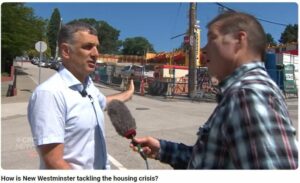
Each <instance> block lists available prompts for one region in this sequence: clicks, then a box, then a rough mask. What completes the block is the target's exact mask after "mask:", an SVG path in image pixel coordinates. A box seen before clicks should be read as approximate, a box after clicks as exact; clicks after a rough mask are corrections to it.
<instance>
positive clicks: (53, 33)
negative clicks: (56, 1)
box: [47, 8, 61, 58]
mask: <svg viewBox="0 0 300 183" xmlns="http://www.w3.org/2000/svg"><path fill="white" fill-rule="evenodd" d="M60 20H61V17H60V12H59V10H58V9H57V8H55V9H54V10H53V13H52V15H51V18H50V21H49V24H48V28H47V39H48V43H49V49H50V50H51V56H52V57H53V58H54V57H56V46H57V36H58V31H59V29H60Z"/></svg>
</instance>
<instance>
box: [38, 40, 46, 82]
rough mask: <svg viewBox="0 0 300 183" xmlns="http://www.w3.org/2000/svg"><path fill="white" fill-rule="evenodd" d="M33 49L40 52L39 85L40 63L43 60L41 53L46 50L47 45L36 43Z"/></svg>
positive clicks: (42, 42) (40, 42)
mask: <svg viewBox="0 0 300 183" xmlns="http://www.w3.org/2000/svg"><path fill="white" fill-rule="evenodd" d="M35 49H36V50H37V51H38V52H40V60H39V84H40V83H41V61H42V59H43V52H45V51H46V50H47V44H46V43H45V42H44V41H38V42H36V43H35Z"/></svg>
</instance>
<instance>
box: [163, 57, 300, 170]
mask: <svg viewBox="0 0 300 183" xmlns="http://www.w3.org/2000/svg"><path fill="white" fill-rule="evenodd" d="M220 94H221V95H220V97H219V100H218V106H217V107H216V109H215V110H214V112H213V113H212V115H211V116H210V118H209V119H208V121H207V122H206V123H205V124H204V126H203V127H201V128H199V131H198V133H197V134H198V140H197V142H196V143H195V145H194V146H186V145H184V144H178V143H173V142H169V141H165V140H160V145H161V149H160V155H159V158H158V159H159V160H160V161H161V162H164V163H168V164H170V165H171V166H172V167H173V168H175V169H186V168H188V169H296V168H297V167H298V148H297V145H296V144H297V142H296V137H295V133H296V131H295V129H294V127H293V126H292V121H291V119H290V117H289V114H288V110H287V106H286V103H285V101H284V97H283V95H282V92H281V91H280V89H279V88H278V87H277V85H276V84H275V83H274V82H273V81H272V80H271V79H270V77H269V76H268V74H267V73H266V71H265V68H264V64H263V63H262V62H252V63H249V64H245V65H243V66H241V67H240V68H238V69H237V70H236V71H235V72H234V73H233V74H231V75H230V76H229V77H227V78H226V79H225V80H224V81H222V82H221V83H220Z"/></svg>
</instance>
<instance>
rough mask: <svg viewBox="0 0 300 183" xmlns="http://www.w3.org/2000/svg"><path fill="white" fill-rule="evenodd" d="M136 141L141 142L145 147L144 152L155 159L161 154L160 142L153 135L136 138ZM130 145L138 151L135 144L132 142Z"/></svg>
mask: <svg viewBox="0 0 300 183" xmlns="http://www.w3.org/2000/svg"><path fill="white" fill-rule="evenodd" d="M133 142H134V143H137V144H140V145H141V146H142V147H143V152H144V153H145V154H146V155H147V156H148V157H149V158H153V159H157V158H158V155H159V149H160V144H159V141H158V140H157V139H156V138H153V137H142V138H134V139H133ZM130 147H131V148H132V149H133V150H134V151H138V149H137V148H136V147H135V145H134V144H130Z"/></svg>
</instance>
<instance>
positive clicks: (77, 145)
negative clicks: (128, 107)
mask: <svg viewBox="0 0 300 183" xmlns="http://www.w3.org/2000/svg"><path fill="white" fill-rule="evenodd" d="M58 44H59V49H60V55H61V58H62V66H61V68H60V69H59V71H58V72H57V73H56V74H54V75H53V76H52V77H51V78H49V79H48V80H47V81H45V82H44V83H42V84H41V85H40V86H38V87H37V88H36V90H35V91H34V92H33V94H32V96H31V98H30V101H29V105H28V120H29V123H30V126H31V131H32V135H33V139H34V143H35V145H36V146H37V149H38V152H39V155H40V158H41V165H40V168H42V169H44V168H47V169H109V168H110V166H109V164H108V160H107V152H106V145H105V139H104V137H105V134H104V114H103V111H104V109H105V107H106V105H107V104H108V103H109V102H110V101H111V100H113V99H118V100H121V101H127V100H129V99H131V97H132V95H133V93H134V85H133V81H131V82H130V86H129V89H128V90H127V91H125V92H123V93H118V94H115V95H111V96H106V97H105V96H104V95H103V94H102V93H101V92H100V91H99V90H98V89H97V88H96V87H95V86H94V84H93V82H92V80H91V78H90V77H89V74H91V73H92V72H93V71H94V69H95V64H96V60H97V57H98V56H99V52H98V47H99V40H98V37H97V31H96V30H95V29H94V28H93V27H91V26H90V25H88V24H86V23H83V22H76V23H72V24H67V25H65V26H63V27H62V28H61V30H60V32H59V38H58Z"/></svg>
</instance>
